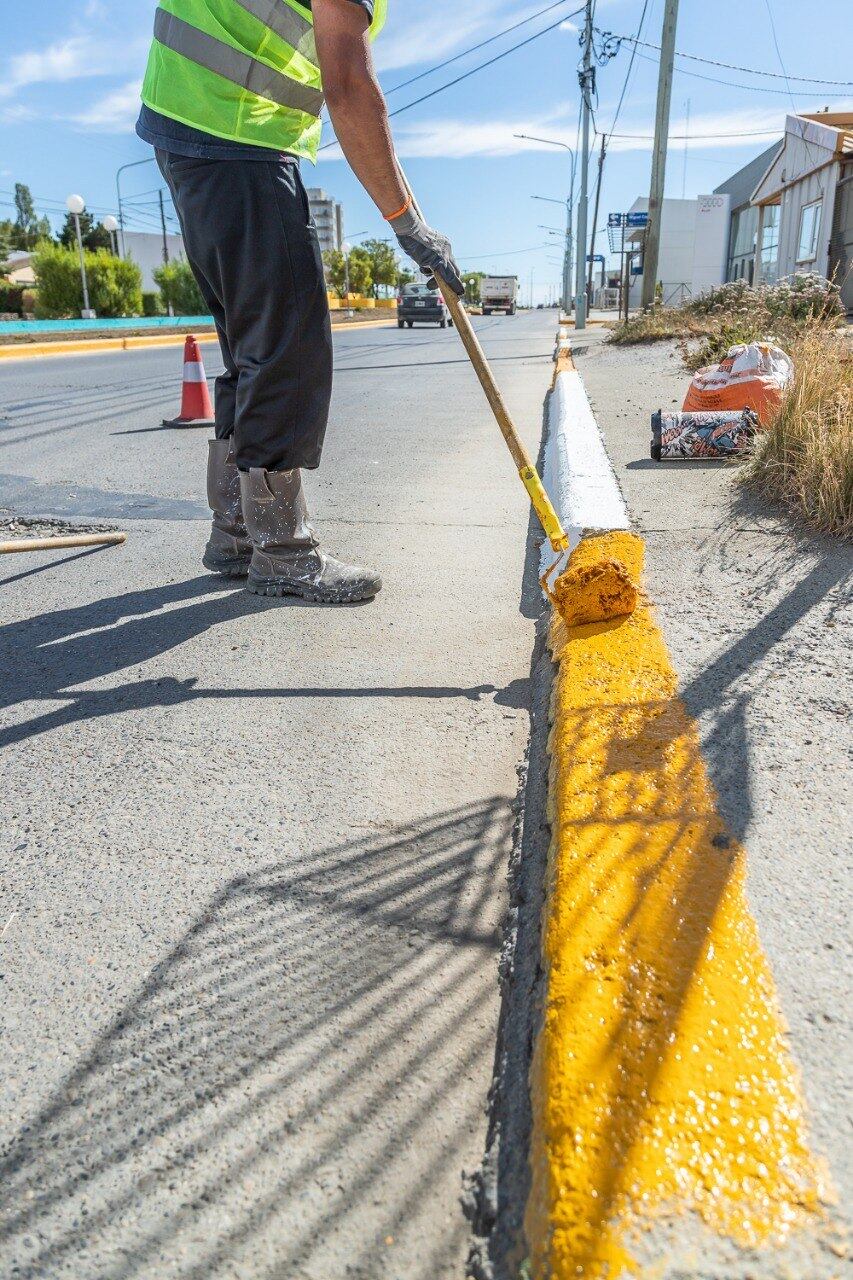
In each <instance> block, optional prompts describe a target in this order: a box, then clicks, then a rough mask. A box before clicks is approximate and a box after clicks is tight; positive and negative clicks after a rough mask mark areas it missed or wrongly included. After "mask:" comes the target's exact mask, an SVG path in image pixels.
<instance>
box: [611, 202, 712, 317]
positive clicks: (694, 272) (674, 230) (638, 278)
mask: <svg viewBox="0 0 853 1280" xmlns="http://www.w3.org/2000/svg"><path fill="white" fill-rule="evenodd" d="M730 207H731V197H730V196H729V195H728V194H722V195H717V194H716V193H713V194H711V195H706V196H697V197H696V199H695V200H664V202H663V206H662V209H661V229H660V251H659V255H658V281H659V282H660V284H661V286H662V289H663V301H664V303H665V304H666V305H668V306H678V304H679V303H682V302H686V301H687V300H688V299H689V298H694V297H696V296H697V295H698V294H700V293H704V292H705V290H706V289H710V288H712V287H713V286H714V285H718V284H722V282H723V280H724V279H725V271H726V255H727V253H728V244H729V209H730ZM648 208H649V202H648V199H646V198H642V197H641V198H640V199H638V200H635V201H634V203H633V204H632V206H631V208H630V210H629V212H630V213H646V212H648ZM644 238H645V229H644V228H642V227H634V228H631V230H630V231H628V233H627V234H626V236H625V247H626V249H631V250H633V251H634V252H635V253H636V254H637V255H638V256H637V258H636V259H635V266H634V267H633V274H632V277H631V296H630V303H631V306H632V307H637V306H640V303H641V298H642V290H643V275H642V269H641V267H642V258H641V252H642V244H643V240H644ZM638 266H639V267H640V269H639V270H638V269H637V267H638Z"/></svg>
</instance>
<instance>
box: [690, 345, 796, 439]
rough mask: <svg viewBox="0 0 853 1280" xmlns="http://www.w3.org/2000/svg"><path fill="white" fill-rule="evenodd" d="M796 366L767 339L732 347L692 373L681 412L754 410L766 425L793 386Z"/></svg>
mask: <svg viewBox="0 0 853 1280" xmlns="http://www.w3.org/2000/svg"><path fill="white" fill-rule="evenodd" d="M793 376H794V365H793V361H792V360H791V358H790V356H786V355H785V352H784V351H780V350H779V348H778V347H771V346H769V345H768V344H767V343H764V342H749V343H745V344H742V345H740V346H737V347H730V348H729V352H728V355H727V356H726V358H725V359H724V360H721V361H720V363H719V364H712V365H708V366H707V368H705V369H699V370H697V372H696V373H695V374H694V375H693V381H692V382H691V383H690V386H689V387H688V389H687V395H686V396H685V397H684V404H683V405H682V412H685V413H698V412H706V411H708V410H715V411H718V412H719V411H720V410H738V409H753V410H754V411H755V412H756V413H757V414H758V419H759V421H760V422H761V423H762V424H763V425H764V426H766V425H767V423H768V422H769V421H770V419H771V418H772V417H773V414H774V413H775V412H776V410H777V409H778V408H779V405H780V404H781V403H782V397H783V396H784V395H785V392H786V391H787V390H788V388H789V386H790V385H791V381H792V379H793Z"/></svg>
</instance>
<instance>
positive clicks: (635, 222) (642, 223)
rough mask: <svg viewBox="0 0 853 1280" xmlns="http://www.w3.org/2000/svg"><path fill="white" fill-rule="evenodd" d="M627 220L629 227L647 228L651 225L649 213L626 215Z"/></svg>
mask: <svg viewBox="0 0 853 1280" xmlns="http://www.w3.org/2000/svg"><path fill="white" fill-rule="evenodd" d="M625 220H626V223H627V225H628V226H629V227H646V226H648V223H649V215H648V214H647V213H626V214H625Z"/></svg>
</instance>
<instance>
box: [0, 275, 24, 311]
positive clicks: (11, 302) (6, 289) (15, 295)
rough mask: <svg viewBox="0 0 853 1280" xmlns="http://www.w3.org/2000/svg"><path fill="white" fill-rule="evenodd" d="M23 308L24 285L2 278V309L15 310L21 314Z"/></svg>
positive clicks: (0, 286) (0, 291) (0, 300)
mask: <svg viewBox="0 0 853 1280" xmlns="http://www.w3.org/2000/svg"><path fill="white" fill-rule="evenodd" d="M23 310H24V286H23V285H22V284H12V283H11V281H9V280H0V311H15V312H17V313H18V315H20V314H21V312H22V311H23Z"/></svg>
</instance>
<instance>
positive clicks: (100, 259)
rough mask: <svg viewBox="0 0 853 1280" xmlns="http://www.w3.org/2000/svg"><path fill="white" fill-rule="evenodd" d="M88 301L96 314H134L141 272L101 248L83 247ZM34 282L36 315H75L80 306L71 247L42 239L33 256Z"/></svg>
mask: <svg viewBox="0 0 853 1280" xmlns="http://www.w3.org/2000/svg"><path fill="white" fill-rule="evenodd" d="M84 257H85V263H86V278H87V280H88V284H89V305H90V306H91V307H92V309H93V310H94V311H95V312H96V313H97V315H99V316H105V317H110V316H138V315H140V314H141V312H142V272H141V271H140V270H139V267H138V266H137V265H136V263H135V262H125V261H124V260H123V259H122V258H116V257H114V256H113V255H112V254H111V253H107V252H105V251H104V250H98V251H97V252H94V253H93V252H92V251H91V250H86V252H85V255H84ZM33 267H34V269H35V273H36V280H37V282H38V298H37V301H36V315H37V316H38V317H39V319H53V318H57V319H64V318H66V317H68V316H71V317H74V316H78V315H79V314H80V312H81V310H82V308H83V285H82V281H81V279H80V258H79V256H78V254H77V252H76V250H74V249H65V248H63V247H62V246H61V245H57V244H47V243H42V244H40V245H39V247H38V249H37V251H36V253H35V257H34V260H33Z"/></svg>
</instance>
